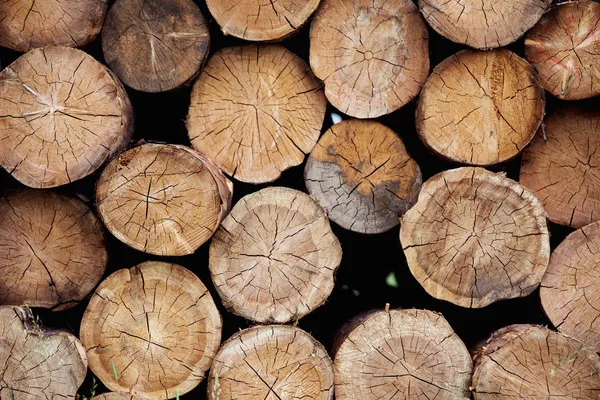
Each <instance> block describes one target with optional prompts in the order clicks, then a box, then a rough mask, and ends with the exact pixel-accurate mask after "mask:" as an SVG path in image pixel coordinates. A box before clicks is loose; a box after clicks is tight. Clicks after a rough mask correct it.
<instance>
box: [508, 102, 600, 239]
mask: <svg viewBox="0 0 600 400" xmlns="http://www.w3.org/2000/svg"><path fill="white" fill-rule="evenodd" d="M544 126H545V128H543V129H540V132H539V133H538V135H537V136H536V137H535V139H534V140H533V142H532V144H531V146H529V147H528V148H527V149H526V150H525V151H524V152H523V158H522V159H521V172H520V177H519V181H520V182H521V184H522V185H523V186H525V187H526V188H528V189H530V190H532V191H533V192H534V193H535V194H536V196H537V197H538V198H539V199H540V200H541V201H542V203H543V204H544V209H545V210H546V213H547V214H548V219H549V220H550V221H552V222H555V223H557V224H560V225H568V226H570V227H573V228H580V227H582V226H584V225H587V224H589V223H590V222H593V221H596V220H598V219H600V152H598V153H597V149H598V148H600V112H598V111H596V110H594V109H583V108H579V107H577V106H568V107H563V108H560V109H558V110H557V111H555V112H554V113H553V114H551V115H550V116H548V118H546V121H545V123H544ZM544 132H545V133H544ZM544 135H545V136H546V138H544Z"/></svg>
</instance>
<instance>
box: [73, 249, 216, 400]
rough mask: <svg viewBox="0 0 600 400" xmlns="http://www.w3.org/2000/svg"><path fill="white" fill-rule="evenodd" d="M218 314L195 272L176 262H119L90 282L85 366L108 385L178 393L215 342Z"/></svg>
mask: <svg viewBox="0 0 600 400" xmlns="http://www.w3.org/2000/svg"><path fill="white" fill-rule="evenodd" d="M221 327H222V322H221V316H220V315H219V312H218V310H217V308H216V306H215V303H214V302H213V299H212V297H211V295H210V293H209V292H208V290H207V289H206V287H205V286H204V284H202V282H201V281H200V279H198V277H196V275H194V274H193V273H192V272H190V271H188V270H187V269H185V268H183V267H180V266H179V265H176V264H168V263H164V262H156V261H154V262H145V263H142V264H139V265H137V266H135V267H133V268H130V269H121V270H118V271H116V272H115V273H113V274H112V275H110V276H109V277H108V278H106V279H105V280H104V281H103V282H102V283H101V284H100V286H99V287H98V289H96V292H95V293H94V295H93V297H92V299H91V300H90V303H89V305H88V307H87V309H86V311H85V313H84V315H83V320H82V321H81V329H80V337H81V342H82V343H83V346H84V347H85V349H86V351H87V356H88V358H89V362H90V369H91V370H92V372H93V373H94V375H96V376H97V377H98V378H99V379H100V380H101V381H102V383H103V384H104V385H105V386H106V387H107V388H108V389H109V390H113V391H120V392H127V393H130V394H132V395H139V396H141V397H145V398H151V399H157V398H159V399H167V398H174V397H175V396H176V394H178V395H180V396H181V395H183V394H185V393H187V392H189V391H190V390H192V389H193V388H194V387H196V386H197V385H198V384H199V383H200V381H202V379H203V378H204V373H205V372H206V371H207V370H208V369H209V367H210V365H211V362H212V360H213V357H214V356H215V354H216V352H217V350H218V348H219V344H220V343H221Z"/></svg>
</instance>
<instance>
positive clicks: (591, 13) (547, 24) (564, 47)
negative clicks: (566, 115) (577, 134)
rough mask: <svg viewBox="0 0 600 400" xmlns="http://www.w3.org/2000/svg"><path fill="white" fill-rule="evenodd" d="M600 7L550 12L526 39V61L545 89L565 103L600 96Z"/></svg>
mask: <svg viewBox="0 0 600 400" xmlns="http://www.w3.org/2000/svg"><path fill="white" fill-rule="evenodd" d="M599 19H600V4H598V3H597V2H595V1H579V2H577V1H576V2H573V3H564V4H561V5H559V6H557V7H555V8H553V9H552V10H550V11H548V13H546V14H545V15H544V16H543V17H542V18H541V19H540V21H539V22H538V23H537V25H536V26H535V27H534V28H533V29H532V30H530V31H529V33H528V34H527V38H526V39H525V57H526V58H527V61H529V62H530V63H531V64H532V65H533V66H534V67H535V68H536V69H537V71H538V73H539V74H540V78H541V80H542V84H543V85H544V88H545V89H546V90H547V91H549V92H550V93H552V94H553V95H554V96H556V97H558V98H559V99H563V100H579V99H587V98H589V97H594V96H597V95H599V94H600V71H598V64H600V31H599V30H598V27H597V25H598V20H599Z"/></svg>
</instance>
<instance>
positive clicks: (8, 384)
mask: <svg viewBox="0 0 600 400" xmlns="http://www.w3.org/2000/svg"><path fill="white" fill-rule="evenodd" d="M86 373H87V358H86V356H85V349H84V348H83V346H82V345H81V343H80V342H79V340H78V339H77V338H76V337H75V336H74V335H72V334H70V333H68V332H63V331H58V330H54V329H50V328H46V327H44V326H42V325H41V323H40V321H39V319H38V318H33V316H32V315H31V313H30V309H29V308H26V309H23V308H20V307H13V306H0V377H2V378H1V379H0V399H7V400H31V399H73V398H75V395H76V393H77V389H78V388H79V386H81V384H82V383H83V380H84V379H85V375H86Z"/></svg>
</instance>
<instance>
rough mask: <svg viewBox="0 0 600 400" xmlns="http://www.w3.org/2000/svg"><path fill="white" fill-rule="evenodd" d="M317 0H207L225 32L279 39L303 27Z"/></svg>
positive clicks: (246, 38) (258, 37)
mask: <svg viewBox="0 0 600 400" xmlns="http://www.w3.org/2000/svg"><path fill="white" fill-rule="evenodd" d="M319 3H320V0H269V1H256V0H206V5H207V6H208V10H209V11H210V13H211V14H212V16H213V17H214V18H215V20H216V21H217V23H218V24H219V26H220V27H221V30H222V31H223V33H224V34H225V35H232V36H235V37H237V38H240V39H244V40H250V41H278V40H283V39H285V38H286V37H287V36H290V35H291V34H293V33H294V32H296V31H297V30H298V29H300V28H301V27H302V25H304V24H305V23H306V21H307V20H308V18H309V17H310V16H311V14H312V13H313V12H314V11H315V10H316V9H317V7H318V6H319Z"/></svg>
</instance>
